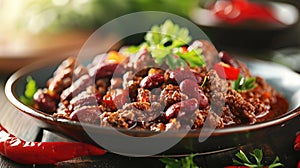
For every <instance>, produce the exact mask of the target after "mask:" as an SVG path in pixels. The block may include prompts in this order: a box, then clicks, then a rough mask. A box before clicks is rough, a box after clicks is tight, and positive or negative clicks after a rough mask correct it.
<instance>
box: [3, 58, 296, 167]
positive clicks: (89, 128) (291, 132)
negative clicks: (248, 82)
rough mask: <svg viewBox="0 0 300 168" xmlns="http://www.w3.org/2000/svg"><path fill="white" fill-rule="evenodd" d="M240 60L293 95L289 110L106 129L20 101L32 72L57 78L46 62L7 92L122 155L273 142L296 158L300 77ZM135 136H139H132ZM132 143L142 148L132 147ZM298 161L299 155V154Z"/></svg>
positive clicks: (49, 125) (48, 125) (42, 79)
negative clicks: (180, 126) (252, 119)
mask: <svg viewBox="0 0 300 168" xmlns="http://www.w3.org/2000/svg"><path fill="white" fill-rule="evenodd" d="M240 60H242V61H244V62H246V63H247V64H248V66H249V68H250V70H251V71H252V73H253V74H255V75H260V76H262V77H264V78H265V79H266V80H267V81H268V82H269V83H270V84H271V85H273V86H274V87H275V88H276V89H277V90H278V91H280V92H281V93H282V94H283V95H284V96H285V97H286V98H287V99H288V101H289V103H290V110H289V112H288V113H286V114H285V115H283V116H281V117H279V118H276V119H273V120H271V121H267V122H263V123H259V124H254V125H247V126H236V127H231V128H224V129H214V130H212V129H202V131H200V130H192V131H189V132H184V131H176V132H168V133H161V134H153V133H152V132H150V131H136V130H123V129H115V128H110V127H105V128H103V127H99V126H96V125H91V124H84V123H79V122H75V121H69V120H65V119H55V118H52V117H51V116H50V115H48V114H45V113H43V112H41V111H38V110H35V109H33V108H31V107H28V106H26V105H24V104H22V103H21V102H20V100H19V97H20V95H22V93H23V92H24V88H25V84H26V77H27V76H29V75H30V76H32V77H33V78H34V79H36V80H37V84H38V86H39V87H44V86H45V83H46V81H47V79H48V78H50V77H51V76H52V73H53V71H54V70H55V68H56V67H57V66H51V65H47V64H42V63H39V64H34V65H30V66H28V67H25V68H23V69H21V70H19V71H17V72H16V73H14V74H13V75H12V76H11V77H10V78H9V79H8V81H7V83H6V86H5V93H6V95H7V97H8V99H9V101H10V102H11V103H12V104H13V105H14V106H16V107H17V108H18V109H19V110H20V111H22V112H23V113H25V114H27V115H29V116H31V117H32V118H33V119H35V120H36V121H38V123H39V124H40V126H41V127H42V128H45V129H49V130H52V131H56V132H58V133H61V134H64V135H67V136H69V137H71V138H73V139H76V140H79V141H84V142H88V143H93V144H97V145H99V146H102V147H104V148H106V149H107V150H109V151H111V152H115V153H119V154H127V155H131V156H132V155H134V156H137V155H140V156H145V155H149V154H168V155H182V154H188V153H191V152H197V153H200V154H211V153H217V152H220V151H226V150H230V149H232V148H236V147H239V146H243V145H249V144H251V145H254V146H255V145H261V144H268V145H270V146H271V147H274V148H273V149H274V150H279V152H280V151H281V147H282V148H284V149H288V151H287V152H285V157H287V158H289V159H293V157H297V156H294V151H293V150H292V146H293V140H294V138H295V135H296V133H297V131H300V124H299V123H300V117H299V114H300V109H299V108H298V106H299V104H300V76H299V75H298V74H296V73H294V72H293V71H291V70H289V69H287V68H285V67H283V66H281V65H278V64H274V63H270V62H262V61H258V60H253V59H248V58H240ZM199 133H200V135H199ZM129 135H134V136H129ZM132 137H135V138H136V139H134V138H133V139H130V138H132ZM201 141H203V142H201ZM107 142H109V143H107ZM145 143H146V144H145ZM166 144H167V145H166ZM143 146H146V147H143ZM133 147H137V148H138V149H134V150H133V149H132V150H131V148H133ZM154 149H155V150H154ZM157 149H160V150H157ZM294 160H296V159H295V158H294ZM295 164H296V163H295Z"/></svg>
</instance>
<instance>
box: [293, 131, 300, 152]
mask: <svg viewBox="0 0 300 168" xmlns="http://www.w3.org/2000/svg"><path fill="white" fill-rule="evenodd" d="M294 150H295V151H299V150H300V133H298V134H297V135H296V139H295V141H294Z"/></svg>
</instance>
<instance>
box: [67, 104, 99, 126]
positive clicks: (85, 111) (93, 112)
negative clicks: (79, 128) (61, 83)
mask: <svg viewBox="0 0 300 168" xmlns="http://www.w3.org/2000/svg"><path fill="white" fill-rule="evenodd" d="M100 114H101V112H100V110H99V109H98V107H97V106H83V107H81V108H79V109H76V110H74V111H73V112H72V113H71V115H70V119H71V120H73V121H80V122H84V123H91V124H96V123H99V122H100V118H99V115H100Z"/></svg>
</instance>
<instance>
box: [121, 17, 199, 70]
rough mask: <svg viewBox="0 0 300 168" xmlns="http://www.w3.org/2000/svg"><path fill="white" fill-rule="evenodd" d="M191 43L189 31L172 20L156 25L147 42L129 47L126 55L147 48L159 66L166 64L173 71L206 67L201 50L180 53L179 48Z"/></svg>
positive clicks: (147, 37)
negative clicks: (186, 67) (185, 67)
mask: <svg viewBox="0 0 300 168" xmlns="http://www.w3.org/2000/svg"><path fill="white" fill-rule="evenodd" d="M190 41H191V37H190V36H189V31H188V29H186V28H180V27H179V26H178V25H176V24H174V23H173V22H172V21H170V20H166V21H165V22H164V23H163V24H162V25H160V26H158V25H154V26H153V27H152V28H151V30H150V31H149V32H147V34H146V35H145V42H144V43H142V44H141V45H139V46H134V47H128V48H127V50H126V51H124V52H125V53H131V54H133V53H136V52H138V51H139V49H141V48H147V49H148V50H149V52H150V53H151V56H152V57H153V58H154V59H155V61H156V63H157V64H158V65H162V64H163V63H166V64H167V65H168V66H169V67H170V68H171V69H175V68H177V67H183V66H187V63H188V64H189V66H191V67H196V66H205V61H204V57H203V55H202V50H201V49H189V50H188V51H187V52H184V53H183V52H180V50H179V49H178V48H180V47H181V46H184V45H187V44H188V43H189V42H190ZM177 56H178V57H177Z"/></svg>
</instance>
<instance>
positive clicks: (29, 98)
mask: <svg viewBox="0 0 300 168" xmlns="http://www.w3.org/2000/svg"><path fill="white" fill-rule="evenodd" d="M26 81H27V84H26V87H25V92H24V95H22V96H20V100H21V102H22V103H24V104H25V105H28V106H29V105H32V104H33V103H34V102H33V95H34V93H35V92H36V91H37V85H36V81H35V80H33V79H32V77H31V76H28V77H27V78H26Z"/></svg>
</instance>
